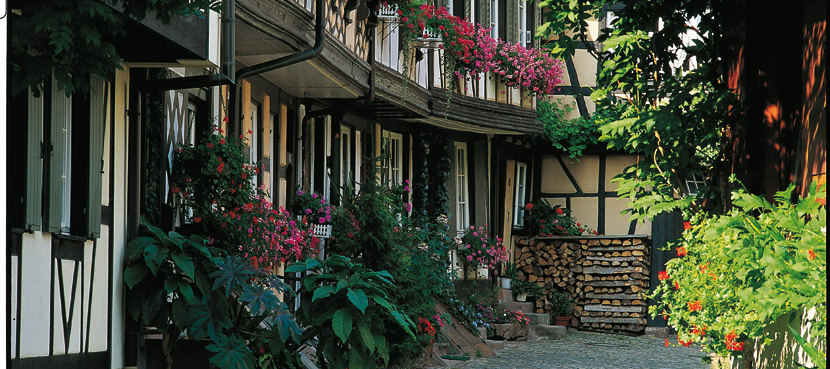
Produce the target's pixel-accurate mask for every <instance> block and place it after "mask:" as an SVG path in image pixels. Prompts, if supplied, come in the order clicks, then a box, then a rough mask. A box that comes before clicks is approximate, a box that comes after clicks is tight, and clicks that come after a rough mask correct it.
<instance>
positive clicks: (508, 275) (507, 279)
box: [499, 261, 517, 290]
mask: <svg viewBox="0 0 830 369" xmlns="http://www.w3.org/2000/svg"><path fill="white" fill-rule="evenodd" d="M516 274H517V270H516V264H514V263H511V262H509V261H508V262H507V263H506V264H505V267H504V274H503V275H502V276H501V278H499V285H500V286H501V288H504V289H506V290H509V289H511V288H512V285H513V279H514V278H516Z"/></svg>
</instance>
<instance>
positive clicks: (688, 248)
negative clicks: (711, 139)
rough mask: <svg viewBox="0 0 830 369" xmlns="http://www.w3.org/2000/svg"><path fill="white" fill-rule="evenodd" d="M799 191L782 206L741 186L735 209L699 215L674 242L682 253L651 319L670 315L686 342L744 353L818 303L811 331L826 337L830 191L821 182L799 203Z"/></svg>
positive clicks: (782, 197)
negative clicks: (778, 323)
mask: <svg viewBox="0 0 830 369" xmlns="http://www.w3.org/2000/svg"><path fill="white" fill-rule="evenodd" d="M793 188H794V187H793V186H790V188H788V189H787V190H786V191H782V192H779V193H777V194H776V196H775V200H776V204H770V203H768V202H767V201H766V200H764V199H763V198H761V197H758V196H753V195H749V194H747V193H745V192H743V191H737V192H734V193H733V194H732V198H733V203H734V208H733V210H732V211H731V212H729V213H728V214H725V215H720V216H718V215H714V216H708V215H704V214H695V215H693V216H691V217H690V218H689V219H690V220H689V221H688V222H686V224H685V228H686V229H685V231H684V233H683V237H682V239H681V240H679V241H678V242H676V243H674V244H673V245H672V246H675V247H676V250H677V255H678V257H677V258H675V259H672V260H670V261H669V262H667V263H666V271H664V272H660V273H659V279H660V280H661V281H662V282H661V283H660V284H659V285H658V286H657V288H656V289H655V291H654V293H653V294H652V295H651V296H650V297H652V298H656V299H657V301H658V304H657V305H655V306H652V307H651V308H650V310H651V314H652V316H655V317H656V316H658V315H663V317H664V318H665V319H666V320H667V321H668V324H669V325H670V326H672V327H674V328H675V329H676V330H677V331H678V339H679V340H681V343H682V344H686V345H688V344H690V343H692V342H695V343H698V344H701V345H703V346H704V347H705V349H706V350H708V351H711V352H717V353H718V354H720V355H724V356H726V355H730V354H739V353H740V352H741V351H742V349H743V346H744V343H745V342H747V341H748V340H749V339H754V338H759V337H762V336H763V334H764V328H765V327H766V326H768V325H769V324H771V323H772V322H774V321H775V320H776V319H777V318H778V317H779V316H781V315H784V314H787V313H790V312H796V311H800V310H802V309H810V308H812V307H815V308H816V311H817V312H818V314H816V317H815V319H813V321H812V324H811V336H812V337H814V338H819V339H823V337H826V317H827V315H826V314H827V313H826V311H827V310H826V309H827V308H826V306H827V305H826V297H827V282H826V281H827V279H826V277H827V261H826V255H827V254H826V250H827V247H826V240H827V235H826V210H825V207H824V206H823V205H821V203H820V202H819V199H825V198H826V191H825V187H824V186H822V187H821V188H816V185H815V184H814V185H813V186H812V187H811V188H810V193H809V195H808V196H807V197H805V198H804V199H801V200H799V201H797V202H795V203H793V202H791V201H790V199H791V196H792V191H793ZM797 338H800V337H797ZM802 346H803V347H804V349H805V351H806V352H807V353H808V354H810V356H811V359H813V361H814V362H815V363H823V362H824V356H823V354H821V353H820V352H818V351H817V350H816V349H815V348H814V347H812V345H811V344H809V343H807V342H804V343H802Z"/></svg>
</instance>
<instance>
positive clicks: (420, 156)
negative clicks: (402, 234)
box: [412, 130, 452, 224]
mask: <svg viewBox="0 0 830 369" xmlns="http://www.w3.org/2000/svg"><path fill="white" fill-rule="evenodd" d="M412 151H413V152H412V158H413V168H412V170H413V173H418V174H417V175H416V176H415V178H413V179H412V208H413V212H412V215H413V217H414V218H415V221H416V222H418V223H421V224H425V223H429V222H430V221H434V219H435V217H437V216H439V215H449V212H450V205H449V194H448V187H447V181H449V178H450V169H451V165H452V162H451V161H450V155H451V154H452V153H451V152H450V141H449V139H448V138H447V135H446V132H444V131H442V130H430V131H423V132H421V133H419V134H417V135H416V136H415V145H413V150H412Z"/></svg>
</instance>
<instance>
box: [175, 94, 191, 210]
mask: <svg viewBox="0 0 830 369" xmlns="http://www.w3.org/2000/svg"><path fill="white" fill-rule="evenodd" d="M184 139H185V142H184V143H185V144H187V145H190V146H196V105H195V104H193V103H192V102H190V101H188V102H187V121H186V122H185V126H184ZM184 213H185V216H184V222H185V224H190V223H191V220H192V219H193V208H192V207H190V206H184ZM178 221H179V217H178V216H177V217H176V222H178Z"/></svg>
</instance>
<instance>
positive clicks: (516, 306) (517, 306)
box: [501, 301, 534, 314]
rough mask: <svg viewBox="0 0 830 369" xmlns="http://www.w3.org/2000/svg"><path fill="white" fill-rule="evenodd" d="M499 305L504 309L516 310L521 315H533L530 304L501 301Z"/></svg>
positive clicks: (531, 304)
mask: <svg viewBox="0 0 830 369" xmlns="http://www.w3.org/2000/svg"><path fill="white" fill-rule="evenodd" d="M501 305H502V306H503V307H504V308H505V309H510V310H518V311H521V312H522V313H525V314H528V313H533V305H534V304H533V303H532V302H518V301H502V302H501Z"/></svg>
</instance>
